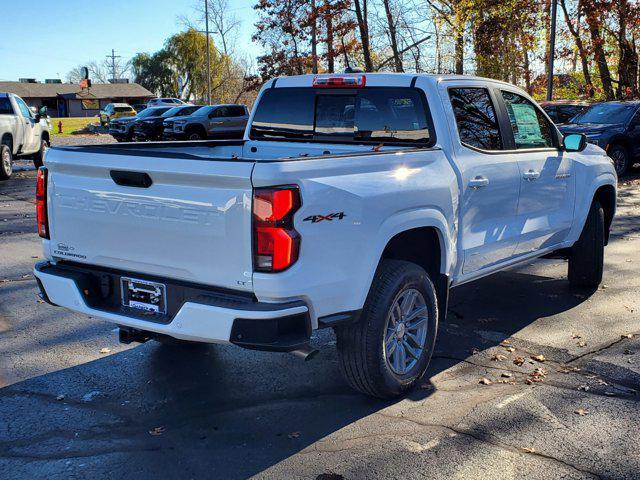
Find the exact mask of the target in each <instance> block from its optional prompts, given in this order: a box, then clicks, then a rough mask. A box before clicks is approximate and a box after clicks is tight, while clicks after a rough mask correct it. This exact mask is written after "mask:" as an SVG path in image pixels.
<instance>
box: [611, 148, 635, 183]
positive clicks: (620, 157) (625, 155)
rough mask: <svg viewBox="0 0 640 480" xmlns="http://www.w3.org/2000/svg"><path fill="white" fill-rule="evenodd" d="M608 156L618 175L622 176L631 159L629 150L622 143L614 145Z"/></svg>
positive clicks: (627, 168)
mask: <svg viewBox="0 0 640 480" xmlns="http://www.w3.org/2000/svg"><path fill="white" fill-rule="evenodd" d="M609 158H611V162H612V163H613V166H614V168H615V169H616V173H617V174H618V177H622V176H623V175H624V174H625V173H627V171H628V170H629V167H630V166H631V159H630V158H629V152H628V151H627V149H626V148H625V147H624V146H623V145H614V146H613V147H611V150H609Z"/></svg>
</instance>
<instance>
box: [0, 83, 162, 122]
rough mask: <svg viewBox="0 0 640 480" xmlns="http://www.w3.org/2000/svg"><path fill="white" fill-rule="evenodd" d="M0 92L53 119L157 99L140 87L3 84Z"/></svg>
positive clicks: (79, 115) (136, 85) (130, 85)
mask: <svg viewBox="0 0 640 480" xmlns="http://www.w3.org/2000/svg"><path fill="white" fill-rule="evenodd" d="M0 92H9V93H14V94H16V95H18V96H19V97H21V98H22V99H23V100H24V101H25V102H27V105H29V106H30V107H36V108H40V107H42V106H45V107H47V112H48V113H49V115H50V116H52V117H94V116H96V115H98V114H99V113H100V109H101V108H103V107H105V106H106V105H107V104H108V103H120V102H122V103H128V104H134V103H147V101H149V100H150V99H152V98H155V95H154V94H153V93H151V92H150V91H149V90H147V89H146V88H144V87H143V86H142V85H138V84H137V83H98V84H93V85H92V86H91V87H89V88H82V87H80V85H77V84H73V83H30V82H0Z"/></svg>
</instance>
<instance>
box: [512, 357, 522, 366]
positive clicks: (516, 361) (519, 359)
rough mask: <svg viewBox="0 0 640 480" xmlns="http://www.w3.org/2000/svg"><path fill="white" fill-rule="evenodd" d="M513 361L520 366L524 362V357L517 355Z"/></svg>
mask: <svg viewBox="0 0 640 480" xmlns="http://www.w3.org/2000/svg"><path fill="white" fill-rule="evenodd" d="M513 363H515V364H516V365H518V366H521V365H522V364H523V363H524V358H523V357H516V358H514V359H513Z"/></svg>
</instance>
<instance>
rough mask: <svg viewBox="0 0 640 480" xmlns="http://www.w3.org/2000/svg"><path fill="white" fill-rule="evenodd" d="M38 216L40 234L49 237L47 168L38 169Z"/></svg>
mask: <svg viewBox="0 0 640 480" xmlns="http://www.w3.org/2000/svg"><path fill="white" fill-rule="evenodd" d="M36 217H37V219H38V235H40V236H41V237H42V238H46V239H49V219H48V218H47V169H46V167H40V168H39V169H38V180H37V183H36Z"/></svg>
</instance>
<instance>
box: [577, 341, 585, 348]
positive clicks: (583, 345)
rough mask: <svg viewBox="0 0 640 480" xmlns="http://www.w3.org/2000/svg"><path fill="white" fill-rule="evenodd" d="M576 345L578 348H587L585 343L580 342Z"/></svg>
mask: <svg viewBox="0 0 640 480" xmlns="http://www.w3.org/2000/svg"><path fill="white" fill-rule="evenodd" d="M577 345H578V346H579V347H586V346H587V342H583V341H580V342H578V343H577Z"/></svg>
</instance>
